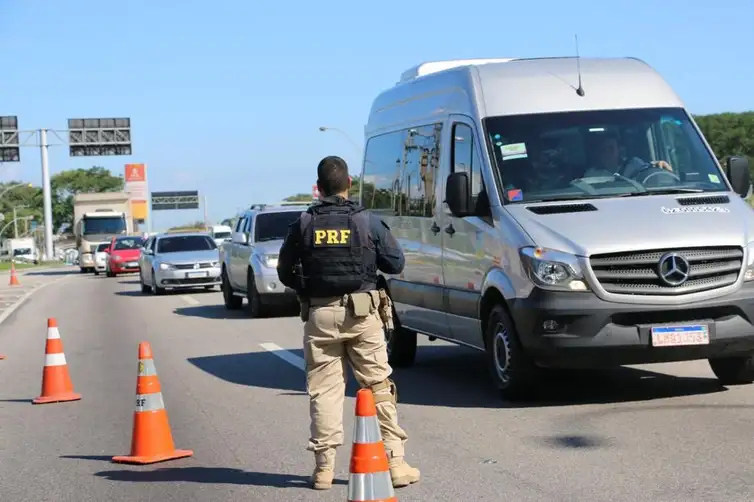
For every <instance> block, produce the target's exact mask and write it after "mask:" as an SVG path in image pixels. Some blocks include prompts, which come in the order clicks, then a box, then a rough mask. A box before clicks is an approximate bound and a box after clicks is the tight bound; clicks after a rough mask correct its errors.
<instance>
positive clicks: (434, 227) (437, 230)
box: [429, 221, 440, 234]
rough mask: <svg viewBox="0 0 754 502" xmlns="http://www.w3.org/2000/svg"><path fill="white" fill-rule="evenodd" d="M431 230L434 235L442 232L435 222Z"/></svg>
mask: <svg viewBox="0 0 754 502" xmlns="http://www.w3.org/2000/svg"><path fill="white" fill-rule="evenodd" d="M429 229H430V230H432V233H434V234H436V233H438V232H439V231H440V227H438V226H437V223H436V222H434V221H433V222H432V226H431V227H430V228H429Z"/></svg>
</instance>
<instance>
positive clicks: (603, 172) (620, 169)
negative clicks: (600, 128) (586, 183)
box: [584, 131, 673, 181]
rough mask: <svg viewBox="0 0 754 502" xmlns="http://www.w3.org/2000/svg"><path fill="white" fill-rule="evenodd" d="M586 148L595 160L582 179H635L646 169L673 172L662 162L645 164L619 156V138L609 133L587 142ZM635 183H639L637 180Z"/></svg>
mask: <svg viewBox="0 0 754 502" xmlns="http://www.w3.org/2000/svg"><path fill="white" fill-rule="evenodd" d="M589 143H591V145H589V146H588V147H589V148H590V149H591V151H592V153H593V157H594V159H595V160H596V164H597V165H596V166H594V167H592V168H590V169H587V170H586V173H585V174H584V177H586V178H589V177H595V176H612V175H613V174H615V173H618V174H621V175H622V176H625V177H627V178H633V179H637V177H638V175H639V174H641V173H642V172H644V171H646V170H647V169H648V168H652V167H657V168H660V169H665V170H666V171H669V172H671V173H672V172H673V167H672V166H671V165H670V164H668V163H667V162H666V161H664V160H655V161H651V162H647V161H645V160H642V159H640V158H639V157H630V158H629V157H624V156H623V155H622V154H621V144H620V136H619V134H618V133H617V132H615V131H611V132H607V133H602V134H598V135H596V138H593V139H592V140H591V141H589ZM637 181H641V180H639V179H637Z"/></svg>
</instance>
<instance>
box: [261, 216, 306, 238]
mask: <svg viewBox="0 0 754 502" xmlns="http://www.w3.org/2000/svg"><path fill="white" fill-rule="evenodd" d="M299 216H301V212H299V211H282V212H279V213H264V214H259V215H257V219H256V222H255V223H254V241H255V242H264V241H274V240H278V239H285V236H286V235H288V226H289V225H290V224H291V223H293V222H294V221H296V220H297V219H298V218H299Z"/></svg>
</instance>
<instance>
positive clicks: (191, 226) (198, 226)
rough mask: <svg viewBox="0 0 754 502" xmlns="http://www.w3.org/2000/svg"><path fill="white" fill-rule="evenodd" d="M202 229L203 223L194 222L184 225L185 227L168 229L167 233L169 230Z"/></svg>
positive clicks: (179, 226)
mask: <svg viewBox="0 0 754 502" xmlns="http://www.w3.org/2000/svg"><path fill="white" fill-rule="evenodd" d="M203 228H204V222H203V221H195V222H193V223H186V224H185V225H178V226H175V227H170V228H169V229H168V231H171V230H199V229H203Z"/></svg>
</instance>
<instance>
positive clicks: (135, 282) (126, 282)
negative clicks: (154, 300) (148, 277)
mask: <svg viewBox="0 0 754 502" xmlns="http://www.w3.org/2000/svg"><path fill="white" fill-rule="evenodd" d="M118 284H141V283H140V282H139V279H134V280H133V281H118Z"/></svg>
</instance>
